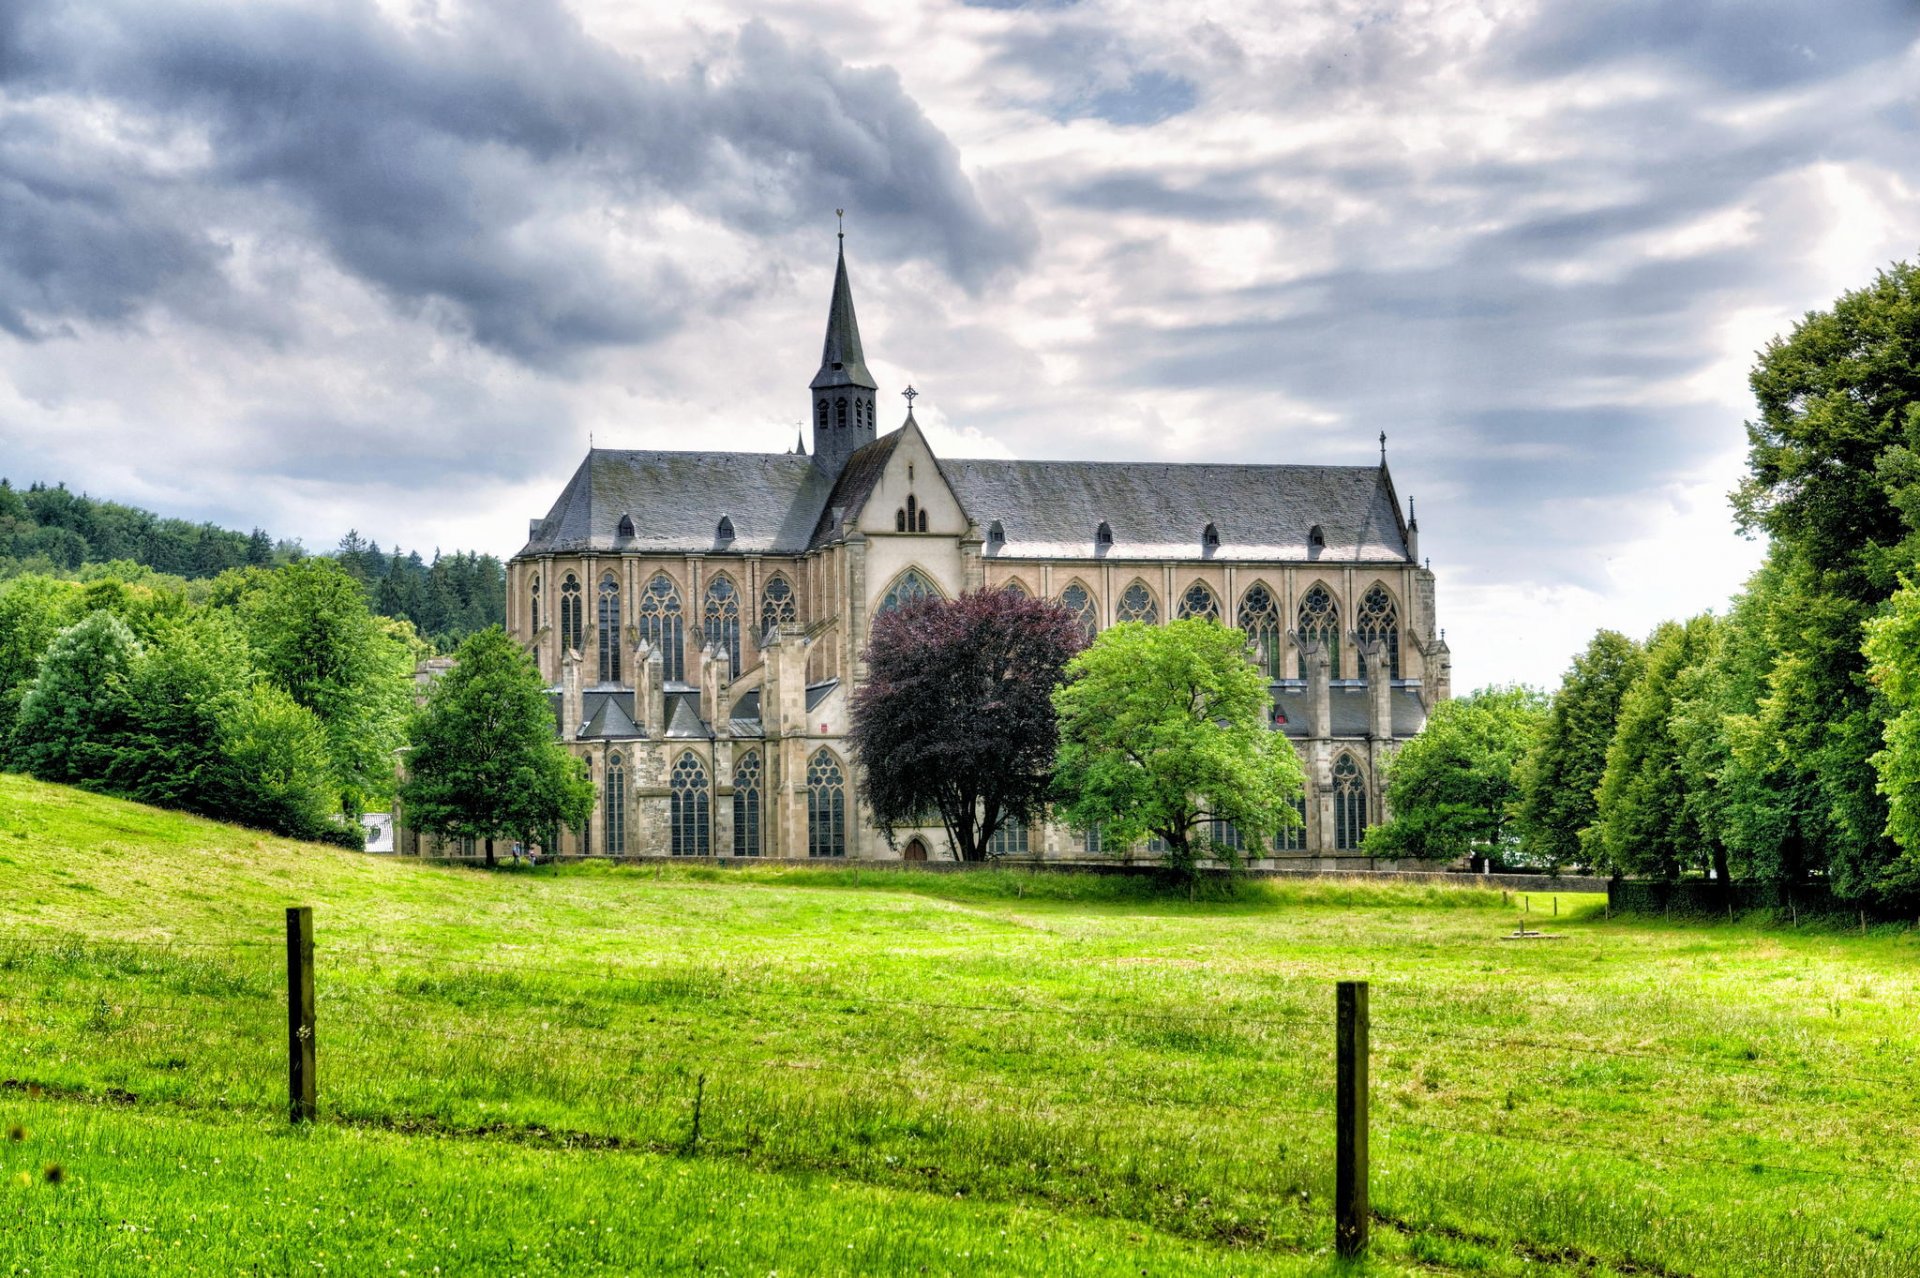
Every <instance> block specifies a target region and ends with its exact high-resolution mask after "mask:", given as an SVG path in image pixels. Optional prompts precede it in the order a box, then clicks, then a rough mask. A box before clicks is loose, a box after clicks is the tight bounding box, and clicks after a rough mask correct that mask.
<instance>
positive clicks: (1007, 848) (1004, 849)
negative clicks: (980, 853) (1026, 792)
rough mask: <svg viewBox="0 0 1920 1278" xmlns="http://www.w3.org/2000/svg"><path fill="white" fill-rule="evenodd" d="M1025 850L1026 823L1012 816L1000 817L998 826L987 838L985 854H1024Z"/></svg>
mask: <svg viewBox="0 0 1920 1278" xmlns="http://www.w3.org/2000/svg"><path fill="white" fill-rule="evenodd" d="M1027 852H1028V844H1027V823H1026V822H1024V821H1016V820H1014V819H1013V818H1012V817H1005V818H1002V820H1001V822H1000V828H999V829H997V830H995V831H994V832H993V837H992V838H991V839H988V840H987V855H988V856H1025V855H1026V854H1027Z"/></svg>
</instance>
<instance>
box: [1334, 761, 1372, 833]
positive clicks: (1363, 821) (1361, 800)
mask: <svg viewBox="0 0 1920 1278" xmlns="http://www.w3.org/2000/svg"><path fill="white" fill-rule="evenodd" d="M1366 832H1367V783H1366V778H1364V777H1363V776H1361V775H1360V765H1359V764H1357V763H1355V762H1354V761H1353V756H1352V755H1350V754H1343V755H1341V756H1340V761H1339V762H1338V763H1336V764H1334V765H1333V846H1334V847H1336V848H1339V849H1341V850H1342V851H1348V850H1351V849H1353V848H1357V847H1359V846H1360V837H1361V836H1362V835H1363V834H1365V833H1366Z"/></svg>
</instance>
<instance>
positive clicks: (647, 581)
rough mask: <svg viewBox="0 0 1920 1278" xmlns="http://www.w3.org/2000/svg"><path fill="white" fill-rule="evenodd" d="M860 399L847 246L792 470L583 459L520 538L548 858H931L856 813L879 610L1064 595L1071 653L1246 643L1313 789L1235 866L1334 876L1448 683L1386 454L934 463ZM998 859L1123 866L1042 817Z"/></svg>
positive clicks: (682, 460)
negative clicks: (554, 789)
mask: <svg viewBox="0 0 1920 1278" xmlns="http://www.w3.org/2000/svg"><path fill="white" fill-rule="evenodd" d="M877 390H878V388H877V387H876V385H875V382H874V378H873V375H872V374H871V373H870V372H868V370H867V365H866V362H865V359H864V357H863V355H862V351H861V346H860V326H859V323H858V322H857V320H856V319H855V316H854V306H853V290H852V287H851V286H850V284H849V283H848V279H847V263H846V255H845V250H844V248H843V249H842V251H841V255H840V261H839V264H838V267H837V269H836V271H835V274H834V281H833V298H832V301H831V302H830V303H829V306H828V311H827V332H826V342H825V346H824V349H823V350H822V352H821V357H820V370H819V372H818V373H816V374H815V375H814V378H813V381H812V383H811V385H810V387H809V391H810V393H809V396H808V401H809V407H810V410H811V412H810V416H811V419H812V422H813V431H812V444H813V448H812V453H811V455H808V454H807V453H806V452H805V451H804V450H803V449H799V448H796V450H795V451H794V452H792V453H774V454H764V453H730V452H667V451H623V450H616V449H600V448H596V449H592V450H590V451H589V452H588V454H587V456H586V460H584V461H583V462H581V464H580V467H579V469H578V470H577V471H575V472H574V475H573V478H572V479H571V480H569V481H568V483H567V486H566V488H565V490H564V491H563V492H562V493H561V494H560V497H559V500H557V501H556V502H554V504H553V509H552V510H550V511H548V513H547V515H546V517H545V518H543V519H536V520H533V521H532V524H531V527H530V528H529V530H528V538H527V543H526V546H525V547H524V548H523V549H522V550H521V551H520V553H519V554H517V555H515V556H514V558H513V560H512V561H511V563H510V564H509V565H508V570H507V572H508V577H507V629H508V632H509V633H511V634H512V635H514V636H515V637H516V638H517V639H519V640H520V642H522V643H524V644H526V645H527V646H528V648H530V649H531V650H532V652H533V654H534V658H535V660H536V662H537V663H538V665H539V669H540V672H541V674H542V675H543V676H544V677H545V678H546V679H547V680H548V681H549V683H550V686H551V689H552V696H553V700H554V717H555V721H556V724H557V727H558V731H559V733H560V735H561V737H562V738H563V739H564V740H565V741H566V742H567V743H568V745H569V747H570V748H571V749H572V750H573V751H574V752H575V753H576V754H578V755H579V756H580V757H581V758H583V759H585V760H586V761H587V764H588V766H589V767H590V768H591V769H592V775H593V780H594V784H595V786H596V787H597V789H598V790H599V794H600V801H599V804H598V806H597V809H596V811H595V813H594V816H593V820H592V823H591V825H590V826H589V828H588V829H587V830H586V831H584V832H568V833H566V834H565V835H563V836H562V840H561V841H562V845H563V846H561V847H560V848H557V849H555V850H556V851H558V852H560V853H562V854H567V855H594V856H652V855H674V856H714V857H857V858H868V859H894V858H899V857H903V856H904V857H906V858H908V859H931V860H944V859H948V858H950V857H951V856H952V855H953V854H952V852H951V850H950V849H949V848H948V846H947V842H946V836H945V834H944V832H943V831H942V830H940V829H939V827H938V826H935V827H934V828H931V829H926V830H920V831H903V832H900V833H899V834H898V835H897V836H896V843H895V846H891V847H890V846H889V845H888V843H887V841H886V839H885V838H884V837H883V836H882V835H881V833H880V831H879V830H878V829H876V828H874V827H873V826H872V825H870V824H869V823H868V822H867V821H866V820H865V819H864V818H863V814H862V810H861V805H860V802H859V798H858V793H857V791H858V787H857V785H856V772H857V769H858V767H859V763H858V761H857V760H856V759H854V758H853V757H851V755H850V754H849V752H848V750H847V747H846V735H847V729H848V726H849V707H850V704H851V699H852V698H851V693H852V691H853V689H854V688H855V687H856V686H858V685H859V683H860V682H861V679H862V677H863V674H864V671H863V668H862V663H861V660H860V656H861V649H862V647H863V646H864V645H865V643H866V640H867V633H868V628H869V625H870V623H871V621H872V619H873V617H874V616H876V615H877V614H879V613H880V612H883V611H885V610H886V609H889V608H892V607H895V606H896V605H898V604H899V603H900V602H901V601H903V600H907V599H912V598H915V597H918V596H924V595H940V596H943V597H948V598H951V597H952V596H954V595H956V594H958V593H960V592H962V591H967V590H978V589H981V588H983V587H995V588H999V589H1004V590H1018V591H1022V592H1024V593H1027V594H1032V595H1041V596H1045V597H1046V598H1049V599H1055V600H1058V601H1059V602H1060V603H1061V604H1062V605H1064V606H1065V607H1066V608H1067V609H1068V610H1070V611H1071V612H1073V613H1074V614H1075V615H1076V616H1077V617H1079V619H1080V624H1081V625H1082V626H1083V627H1084V628H1085V630H1086V633H1087V634H1088V636H1089V637H1091V636H1092V635H1094V634H1096V633H1098V632H1099V631H1100V630H1101V629H1102V628H1103V627H1106V626H1110V625H1113V624H1115V623H1116V622H1121V621H1144V622H1148V623H1155V622H1161V621H1164V620H1166V619H1168V618H1175V617H1212V618H1215V619H1217V620H1218V621H1220V622H1221V623H1222V624H1224V625H1230V626H1237V627H1239V628H1240V629H1241V630H1244V631H1245V632H1246V634H1247V637H1248V639H1249V640H1250V641H1251V645H1252V652H1253V653H1254V655H1255V659H1256V660H1257V661H1258V662H1259V664H1260V665H1261V667H1262V668H1263V669H1264V670H1265V672H1266V674H1267V677H1268V678H1269V680H1270V681H1271V686H1272V690H1273V706H1274V711H1273V729H1274V731H1276V732H1284V733H1286V734H1287V736H1288V737H1289V738H1291V739H1292V741H1293V743H1294V745H1295V747H1296V748H1297V749H1298V750H1299V752H1300V756H1301V760H1302V763H1303V765H1304V769H1305V772H1306V775H1307V794H1306V797H1305V799H1304V801H1303V804H1302V815H1303V817H1304V823H1303V825H1302V826H1301V827H1300V828H1298V829H1296V830H1293V831H1291V832H1289V834H1287V835H1283V836H1282V838H1281V841H1280V843H1279V845H1278V846H1276V847H1272V848H1253V847H1246V848H1243V849H1242V851H1243V853H1244V854H1245V855H1246V856H1247V857H1249V858H1252V859H1253V862H1254V863H1255V864H1259V863H1261V862H1262V861H1263V860H1266V859H1268V858H1291V857H1299V858H1312V859H1313V860H1314V861H1315V862H1316V863H1324V862H1325V861H1326V859H1328V858H1338V857H1341V856H1342V855H1343V854H1344V855H1347V856H1351V855H1353V854H1354V853H1353V850H1354V849H1356V848H1357V847H1358V844H1359V839H1360V836H1361V834H1362V832H1363V831H1364V830H1365V828H1366V827H1367V826H1368V825H1369V824H1370V823H1372V822H1374V821H1377V820H1379V819H1380V817H1381V811H1380V803H1381V800H1380V781H1379V778H1380V769H1381V764H1382V763H1383V762H1384V760H1385V759H1386V758H1387V757H1388V755H1389V754H1390V753H1391V751H1392V750H1393V749H1394V748H1395V746H1396V744H1397V743H1399V742H1401V741H1404V740H1406V739H1407V738H1408V737H1410V736H1412V735H1413V734H1414V733H1416V732H1418V731H1419V730H1420V728H1421V726H1422V725H1423V724H1424V723H1425V722H1426V716H1427V712H1428V711H1429V709H1431V707H1432V706H1433V705H1435V704H1436V703H1437V702H1438V701H1439V700H1441V699H1443V698H1445V697H1446V696H1447V695H1448V683H1449V674H1448V666H1449V663H1448V654H1447V648H1446V645H1445V643H1444V641H1443V639H1442V637H1441V635H1440V632H1439V630H1438V629H1437V627H1436V625H1435V621H1434V586H1433V575H1432V573H1430V572H1429V571H1427V569H1426V568H1425V567H1423V566H1422V565H1421V563H1420V561H1419V558H1418V539H1419V527H1418V524H1417V523H1416V522H1415V521H1414V520H1412V519H1411V518H1408V517H1406V516H1404V515H1403V514H1402V511H1401V506H1400V503H1399V500H1398V498H1397V496H1396V495H1395V493H1394V487H1393V480H1392V477H1391V476H1390V475H1389V474H1388V472H1387V465H1386V458H1385V454H1384V449H1383V452H1382V456H1381V459H1380V462H1379V464H1377V465H1367V466H1264V465H1262V466H1241V465H1213V464H1197V465H1170V464H1167V463H1164V462H1062V461H990V460H978V459H966V458H938V457H935V456H934V453H933V450H932V449H931V448H930V447H929V446H928V444H927V441H926V438H925V437H924V436H923V435H922V433H921V431H920V428H919V426H918V425H917V424H916V423H915V422H914V418H913V412H912V409H911V407H909V409H908V411H907V415H906V420H905V421H904V422H902V423H901V424H900V425H899V426H898V427H897V428H895V429H894V430H891V431H889V432H887V433H886V434H884V435H883V434H879V433H878V432H877V428H876V415H877V413H878V405H877V402H876V396H877ZM909 405H911V397H910V396H909ZM1215 834H1216V837H1221V838H1226V839H1230V840H1231V839H1235V838H1237V837H1238V835H1237V832H1234V831H1232V830H1225V831H1216V832H1215ZM406 842H407V843H410V844H412V845H413V847H414V848H415V849H417V847H418V841H417V839H408V840H406ZM996 850H997V851H999V852H1001V853H1004V854H1009V855H1014V856H1037V857H1045V858H1048V859H1073V858H1082V857H1089V856H1115V855H1122V854H1124V852H1125V850H1124V849H1115V848H1101V847H1100V846H1099V836H1098V834H1097V833H1092V834H1089V833H1088V832H1085V831H1079V830H1073V829H1068V828H1065V827H1062V826H1056V825H1047V824H1042V825H1035V826H1033V827H1031V828H1013V829H1008V830H1004V831H1002V833H1001V834H1000V835H999V836H998V837H997V838H996ZM1141 851H1142V853H1143V855H1144V854H1146V853H1147V850H1145V849H1142V850H1141Z"/></svg>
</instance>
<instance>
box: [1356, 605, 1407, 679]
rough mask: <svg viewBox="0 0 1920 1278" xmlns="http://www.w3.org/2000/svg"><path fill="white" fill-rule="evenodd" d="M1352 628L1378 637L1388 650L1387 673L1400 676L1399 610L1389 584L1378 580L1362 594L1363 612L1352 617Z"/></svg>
mask: <svg viewBox="0 0 1920 1278" xmlns="http://www.w3.org/2000/svg"><path fill="white" fill-rule="evenodd" d="M1353 631H1354V633H1355V634H1356V635H1358V636H1359V637H1360V638H1361V639H1364V640H1377V641H1378V642H1379V643H1381V644H1383V645H1384V646H1385V647H1386V650H1387V677H1388V678H1389V679H1398V678H1399V677H1400V610H1399V609H1398V608H1396V607H1395V606H1394V603H1393V596H1392V595H1390V594H1388V593H1387V591H1386V587H1384V586H1382V585H1380V584H1378V583H1377V582H1376V583H1375V584H1374V585H1373V587H1372V588H1371V589H1369V590H1368V591H1367V593H1366V594H1364V595H1362V596H1360V613H1359V615H1358V616H1357V617H1355V618H1354V621H1353Z"/></svg>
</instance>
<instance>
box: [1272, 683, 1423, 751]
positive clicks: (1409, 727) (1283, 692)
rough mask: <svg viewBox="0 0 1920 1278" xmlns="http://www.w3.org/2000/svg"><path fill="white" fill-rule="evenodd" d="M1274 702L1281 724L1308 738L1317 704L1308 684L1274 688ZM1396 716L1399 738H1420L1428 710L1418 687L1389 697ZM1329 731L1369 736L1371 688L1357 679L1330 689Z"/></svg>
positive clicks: (1398, 690)
mask: <svg viewBox="0 0 1920 1278" xmlns="http://www.w3.org/2000/svg"><path fill="white" fill-rule="evenodd" d="M1273 703H1274V705H1275V707H1276V708H1277V709H1278V710H1279V711H1280V713H1281V714H1283V715H1284V716H1286V722H1284V723H1282V724H1278V725H1276V726H1278V727H1279V729H1280V731H1282V732H1284V733H1286V734H1287V735H1288V736H1290V737H1305V736H1306V735H1307V728H1308V725H1309V724H1310V723H1311V721H1312V720H1311V716H1312V714H1313V703H1312V701H1311V699H1310V698H1309V697H1308V696H1307V690H1306V688H1305V686H1304V685H1302V684H1300V683H1298V682H1291V681H1290V682H1288V683H1279V684H1275V685H1274V686H1273ZM1387 704H1388V707H1389V708H1390V710H1391V713H1392V716H1393V735H1394V737H1395V738H1396V739H1399V738H1405V737H1412V736H1417V735H1419V732H1420V729H1421V728H1422V727H1424V726H1425V725H1426V722H1427V708H1426V706H1424V705H1422V704H1421V701H1420V690H1419V689H1418V688H1410V687H1409V688H1394V689H1393V690H1392V691H1391V692H1390V693H1389V694H1388V698H1387ZM1327 716H1328V718H1329V719H1330V720H1331V722H1330V723H1329V724H1328V725H1327V728H1328V732H1329V734H1330V735H1331V736H1335V737H1364V736H1366V735H1367V719H1368V708H1367V688H1366V685H1365V684H1364V683H1360V682H1358V681H1356V680H1344V681H1342V682H1339V683H1336V684H1334V685H1333V686H1332V687H1331V688H1329V689H1327Z"/></svg>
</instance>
